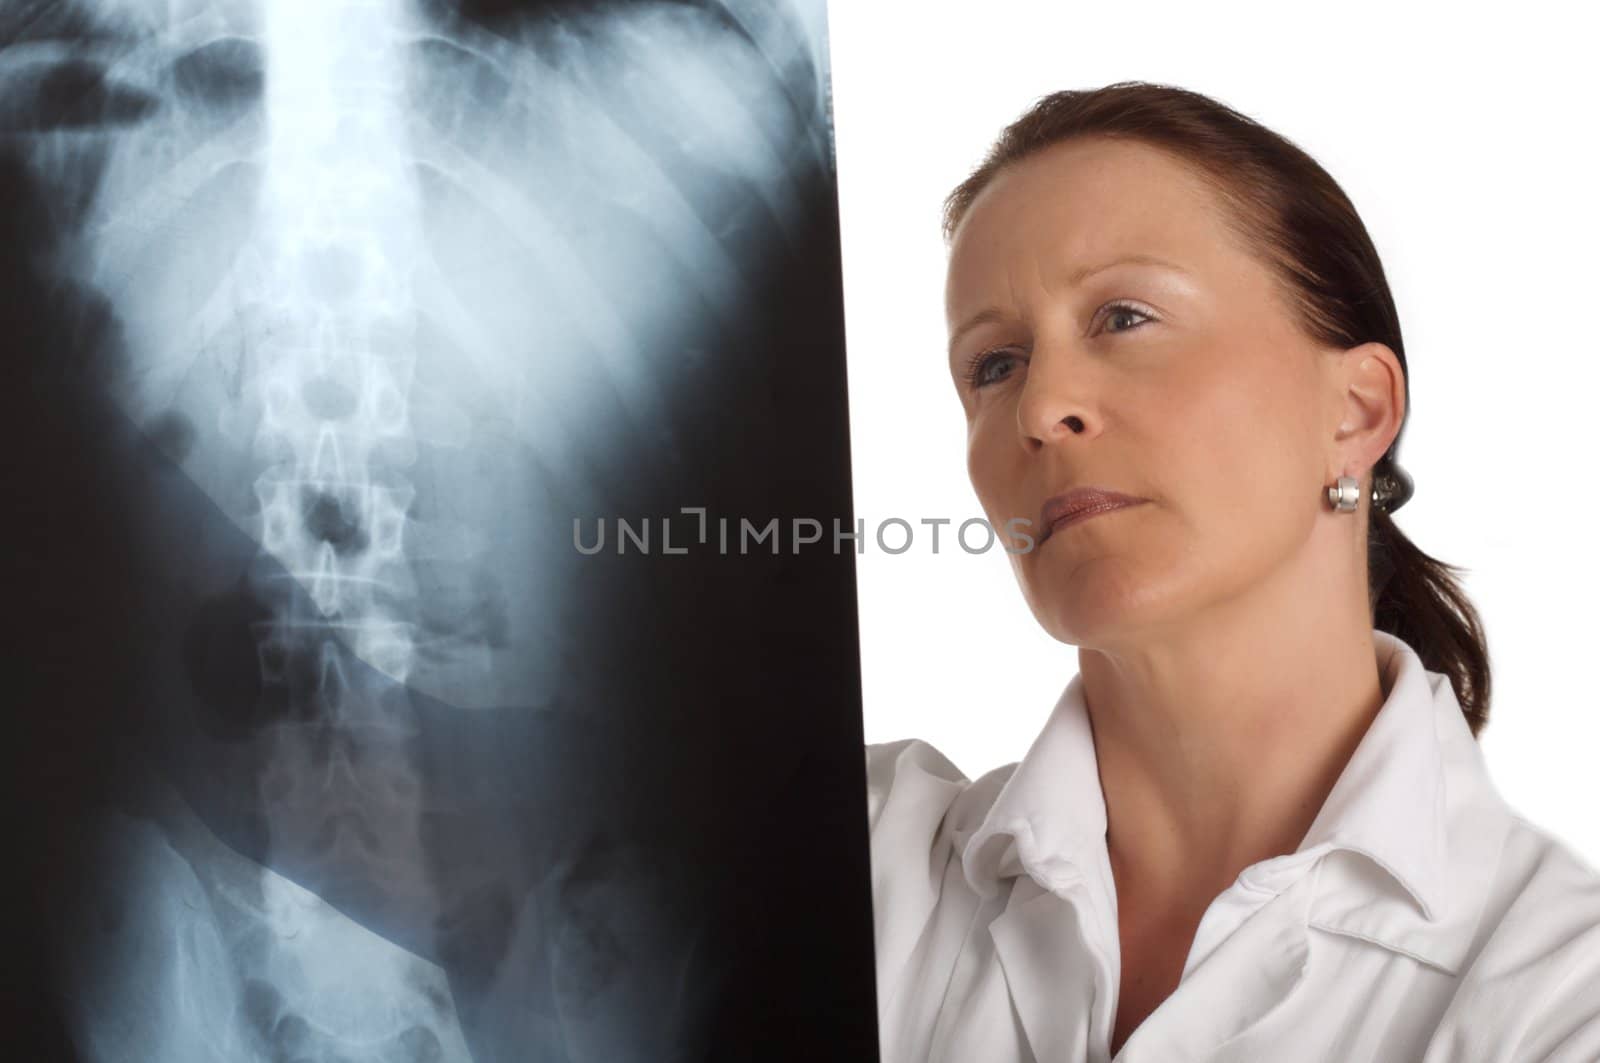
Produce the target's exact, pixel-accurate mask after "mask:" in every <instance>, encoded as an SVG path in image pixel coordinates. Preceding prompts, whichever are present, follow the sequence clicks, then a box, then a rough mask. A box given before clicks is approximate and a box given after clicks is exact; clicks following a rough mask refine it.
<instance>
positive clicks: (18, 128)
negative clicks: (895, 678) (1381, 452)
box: [0, 0, 876, 1063]
mask: <svg viewBox="0 0 1600 1063" xmlns="http://www.w3.org/2000/svg"><path fill="white" fill-rule="evenodd" d="M0 286H3V287H0V352H3V355H4V365H5V379H4V388H3V392H4V400H3V407H0V416H3V423H4V425H5V429H6V437H5V439H4V441H3V452H4V453H3V459H0V461H3V467H4V470H5V497H6V499H7V505H6V510H7V512H6V516H5V526H6V539H5V551H4V555H5V558H6V566H7V567H6V571H7V576H6V580H5V584H4V587H5V591H6V614H7V620H6V637H5V645H6V661H7V666H6V672H5V677H4V689H5V691H6V694H5V698H4V700H5V703H6V708H5V716H6V722H7V724H8V727H7V731H6V740H5V749H6V754H7V756H6V762H5V775H6V784H7V786H6V791H5V794H4V807H5V810H6V821H5V831H6V834H5V837H4V839H3V841H0V845H3V851H4V853H5V856H6V859H5V867H4V870H3V878H4V881H5V882H6V891H5V895H4V897H3V902H4V916H5V920H6V926H7V939H6V941H5V948H4V957H5V958H4V971H5V983H4V987H3V992H4V999H5V1001H6V1008H7V1014H6V1020H7V1031H8V1032H7V1036H8V1038H11V1040H9V1041H8V1044H7V1047H6V1049H5V1055H6V1057H7V1058H15V1059H19V1060H22V1059H26V1060H30V1061H32V1060H39V1061H48V1060H58V1059H59V1060H80V1061H83V1063H233V1061H239V1063H280V1061H281V1063H435V1061H440V1063H443V1061H451V1063H455V1061H462V1063H514V1061H515V1063H523V1061H527V1063H547V1061H548V1063H567V1061H571V1063H580V1061H581V1063H629V1061H652V1063H654V1061H663V1063H665V1061H697V1060H741V1061H743V1060H764V1061H765V1060H784V1059H794V1060H823V1059H829V1060H831V1059H850V1060H870V1059H874V1058H876V1054H875V1053H876V1031H875V1027H874V1019H873V1016H874V1013H875V1007H874V1001H873V986H872V978H873V976H872V956H871V942H872V923H871V910H870V899H869V898H870V891H869V887H868V870H867V849H866V821H865V795H864V790H863V780H862V777H861V758H860V749H861V721H860V681H859V670H858V660H857V641H856V622H855V590H854V567H853V560H854V555H855V550H854V548H853V547H852V543H851V541H849V540H848V539H846V540H845V541H844V543H843V545H842V546H841V545H840V543H839V541H838V540H837V539H836V538H835V536H834V532H835V530H836V529H838V528H841V527H842V528H843V529H845V530H846V531H849V530H851V529H852V527H853V523H854V522H853V519H852V515H851V509H850V477H849V453H848V450H849V448H848V433H847V416H846V396H845V372H844V351H843V343H844V338H843V311H842V295H841V291H840V265H839V239H838V215H837V203H836V186H835V170H834V157H833V144H832V134H831V106H830V98H829V81H828V63H827V34H826V20H825V6H824V2H823V0H692V2H691V0H682V2H667V0H651V2H646V0H636V2H603V0H584V2H563V3H554V2H529V3H522V4H516V3H512V2H510V0H40V2H35V0H0ZM813 521H814V522H815V523H816V524H817V525H820V526H821V528H823V529H825V533H824V534H823V536H822V537H821V538H820V541H819V540H818V539H816V538H815V537H812V536H809V535H807V534H803V533H805V532H806V531H807V530H808V529H810V528H811V527H812V524H810V523H807V522H813ZM751 529H755V530H756V531H757V532H759V533H762V534H758V535H754V536H752V535H751V534H750V530H751Z"/></svg>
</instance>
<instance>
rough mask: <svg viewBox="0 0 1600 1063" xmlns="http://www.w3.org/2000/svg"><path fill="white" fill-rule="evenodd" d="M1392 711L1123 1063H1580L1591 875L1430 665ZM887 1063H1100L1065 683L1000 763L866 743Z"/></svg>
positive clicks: (1593, 996)
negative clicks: (1513, 783)
mask: <svg viewBox="0 0 1600 1063" xmlns="http://www.w3.org/2000/svg"><path fill="white" fill-rule="evenodd" d="M1373 637H1374V642H1375V643H1376V646H1377V650H1378V663H1379V672H1380V676H1381V681H1382V686H1383V690H1384V692H1385V701H1384V704H1383V707H1382V709H1381V710H1380V711H1379V713H1378V715H1377V717H1376V718H1375V719H1374V721H1373V723H1372V725H1371V727H1370V728H1369V729H1368V731H1367V734H1366V735H1365V736H1364V737H1363V739H1362V741H1361V743H1360V745H1359V747H1358V748H1357V749H1356V752H1355V753H1354V755H1353V756H1352V757H1351V759H1350V761H1349V763H1348V764H1347V765H1346V767H1345V768H1344V771H1343V773H1342V774H1341V775H1340V777H1339V779H1338V782H1337V783H1336V784H1335V786H1334V788H1333V790H1332V792H1331V793H1330V794H1329V795H1328V799H1327V801H1326V802H1325V803H1324V805H1323V807H1322V809H1321V811H1320V812H1319V813H1318V815H1317V818H1316V820H1315V821H1314V822H1313V824H1312V826H1311V828H1310V830H1309V831H1308V832H1307V834H1306V837H1305V839H1304V841H1302V842H1301V844H1300V847H1299V849H1298V851H1296V852H1295V853H1292V854H1288V855H1283V856H1277V857H1273V858H1272V859H1269V860H1264V861H1262V862H1260V863H1257V864H1254V865H1252V866H1251V867H1248V868H1246V869H1245V870H1244V871H1243V872H1242V873H1240V875H1239V877H1238V879H1237V880H1236V881H1235V882H1234V884H1233V885H1232V886H1230V887H1229V888H1228V889H1227V890H1225V891H1224V892H1222V893H1221V894H1219V895H1218V896H1217V897H1216V898H1214V899H1213V900H1212V902H1211V905H1210V907H1209V908H1208V909H1207V910H1206V913H1205V915H1204V917H1203V918H1202V919H1201V922H1200V925H1199V929H1198V932H1197V933H1196V936H1195V939H1194V943H1193V946H1192V948H1191V950H1190V953H1189V956H1188V959H1187V961H1186V963H1185V965H1184V971H1183V978H1182V981H1181V982H1180V983H1179V985H1178V987H1177V988H1176V989H1175V990H1174V991H1173V993H1172V994H1171V995H1170V996H1169V997H1168V998H1167V999H1166V1000H1165V1001H1163V1002H1162V1004H1161V1005H1160V1006H1159V1007H1158V1008H1157V1009H1156V1010H1155V1011H1154V1012H1152V1013H1151V1014H1150V1015H1149V1016H1148V1017H1147V1018H1146V1019H1145V1020H1144V1022H1143V1023H1142V1024H1141V1025H1140V1026H1139V1027H1138V1028H1137V1029H1136V1030H1134V1032H1133V1034H1132V1035H1131V1036H1130V1037H1129V1038H1128V1040H1127V1041H1126V1043H1125V1044H1124V1045H1123V1046H1122V1048H1121V1050H1120V1051H1119V1052H1118V1054H1117V1056H1116V1057H1115V1058H1116V1060H1117V1063H1182V1061H1186V1060H1208V1061H1244V1060H1253V1061H1263V1063H1265V1061H1271V1063H1314V1061H1327V1063H1360V1061H1366V1060H1371V1061H1381V1063H1513V1061H1515V1063H1534V1061H1540V1063H1596V1061H1597V1060H1600V874H1597V873H1596V871H1595V870H1594V869H1593V868H1591V867H1590V866H1588V865H1587V864H1586V863H1585V862H1584V861H1582V860H1581V859H1580V858H1578V857H1577V856H1575V855H1574V854H1573V853H1572V852H1571V851H1570V850H1569V849H1568V848H1567V847H1566V846H1565V845H1564V844H1563V843H1561V842H1560V841H1559V840H1557V839H1555V838H1553V837H1551V836H1549V835H1547V834H1545V833H1543V832H1541V831H1540V830H1539V829H1538V828H1537V827H1535V826H1533V825H1532V824H1530V823H1528V822H1527V821H1525V820H1523V819H1521V818H1520V817H1518V816H1517V814H1516V813H1515V812H1514V811H1513V810H1512V809H1510V808H1509V807H1508V806H1507V805H1506V803H1505V802H1504V800H1503V799H1502V798H1501V797H1500V795H1499V794H1498V793H1497V792H1496V790H1495V788H1494V786H1493V785H1492V783H1491V781H1490V779H1489V776H1488V774H1487V772H1486V770H1485V766H1484V762H1483V759H1482V755H1481V752H1480V750H1479V747H1478V744H1477V742H1476V741H1475V740H1474V739H1473V737H1472V734H1471V732H1470V731H1469V730H1468V727H1467V723H1466V720H1465V718H1464V717H1463V716H1462V714H1461V709H1460V706H1459V704H1458V702H1457V701H1456V698H1455V693H1454V691H1453V690H1452V688H1451V686H1450V683H1449V680H1448V679H1446V678H1445V677H1444V676H1443V675H1441V674H1439V673H1436V672H1430V671H1428V670H1426V669H1425V668H1424V666H1423V664H1422V661H1421V659H1420V658H1419V657H1418V656H1417V655H1416V653H1415V651H1414V650H1413V649H1412V648H1411V647H1410V646H1409V645H1407V644H1406V643H1405V642H1403V641H1401V640H1400V639H1397V638H1395V637H1394V636H1392V635H1390V634H1388V633H1387V632H1383V631H1377V630H1374V632H1373ZM866 762H867V779H868V815H869V819H870V823H871V857H872V893H873V898H872V899H873V908H874V915H875V926H876V946H877V981H878V1011H879V1025H880V1039H881V1042H882V1047H883V1063H945V1061H948V1063H1014V1061H1015V1063H1023V1061H1037V1063H1078V1061H1092V1063H1106V1061H1107V1060H1109V1059H1110V1058H1111V1057H1110V1054H1109V1051H1108V1046H1109V1043H1110V1038H1111V1028H1112V1023H1113V1020H1114V1018H1115V1014H1116V1000H1117V992H1118V987H1119V985H1120V954H1119V953H1120V948H1119V943H1118V936H1117V915H1116V894H1115V887H1114V884H1113V880H1112V877H1111V866H1110V863H1109V860H1108V857H1107V853H1106V843H1105V825H1106V818H1105V801H1104V795H1103V793H1102V791H1101V789H1100V784H1099V774H1098V771H1097V768H1096V760H1095V751H1094V744H1093V741H1092V739H1091V734H1090V730H1089V723H1088V716H1087V712H1086V709H1085V705H1084V699H1083V691H1082V687H1081V679H1080V678H1079V677H1074V678H1073V680H1072V681H1071V683H1070V684H1069V685H1068V686H1067V688H1066V690H1065V692H1064V693H1063V694H1062V696H1061V699H1060V701H1059V702H1058V703H1057V705H1056V707H1055V710H1054V712H1053V713H1052V714H1051V716H1050V718H1049V721H1048V722H1047V723H1046V725H1045V727H1044V730H1043V731H1042V732H1041V733H1040V735H1039V737H1038V738H1037V739H1036V740H1035V741H1034V744H1033V746H1032V747H1031V748H1030V749H1029V751H1028V753H1027V755H1026V756H1025V757H1024V758H1023V759H1022V761H1021V762H1020V763H1018V764H1012V765H1007V766H1006V767H1003V768H997V769H995V770H994V771H991V772H989V773H988V774H986V775H983V776H981V777H980V778H978V779H977V780H976V781H969V780H967V779H966V778H965V777H964V776H963V775H962V774H961V773H960V772H959V771H958V770H957V769H956V768H955V766H954V765H952V764H951V763H950V762H949V760H947V759H946V758H945V757H944V756H943V755H942V754H940V753H939V752H938V751H937V750H936V749H934V748H933V747H932V746H930V745H928V744H927V743H926V742H922V741H919V740H915V739H908V740H902V741H897V742H888V743H883V744H878V745H869V746H867V747H866Z"/></svg>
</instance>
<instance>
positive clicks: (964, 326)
mask: <svg viewBox="0 0 1600 1063" xmlns="http://www.w3.org/2000/svg"><path fill="white" fill-rule="evenodd" d="M1126 265H1139V266H1160V267H1161V268H1162V269H1170V270H1173V271H1175V272H1178V273H1183V274H1187V273H1188V272H1189V271H1188V270H1186V269H1184V268H1183V267H1182V266H1180V265H1178V264H1177V263H1176V262H1172V261H1170V260H1168V259H1165V258H1162V257H1160V256H1159V255H1144V254H1135V255H1119V256H1118V257H1116V258H1114V259H1112V260H1111V261H1109V262H1102V263H1100V264H1099V265H1098V266H1084V267H1080V268H1079V269H1075V270H1073V271H1072V272H1071V273H1069V274H1067V284H1068V286H1069V287H1076V286H1077V285H1080V284H1082V283H1083V282H1084V281H1086V280H1088V279H1089V278H1090V277H1092V276H1094V275H1095V274H1096V273H1104V272H1105V271H1106V270H1108V269H1110V268H1111V267H1112V266H1126ZM1005 316H1006V315H1005V311H1003V310H1001V309H999V308H998V307H993V306H991V307H989V308H988V309H987V310H980V311H978V312H977V313H976V314H973V315H972V316H971V317H969V318H967V320H966V321H964V322H962V323H961V325H960V326H959V327H958V328H957V329H956V330H955V331H954V332H952V333H951V334H950V353H951V354H952V355H953V354H955V350H956V344H957V343H960V342H961V337H962V336H965V335H966V334H967V333H969V332H971V331H972V330H973V329H975V328H977V327H978V326H979V325H987V324H989V323H990V322H992V321H1002V320H1004V319H1005Z"/></svg>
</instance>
